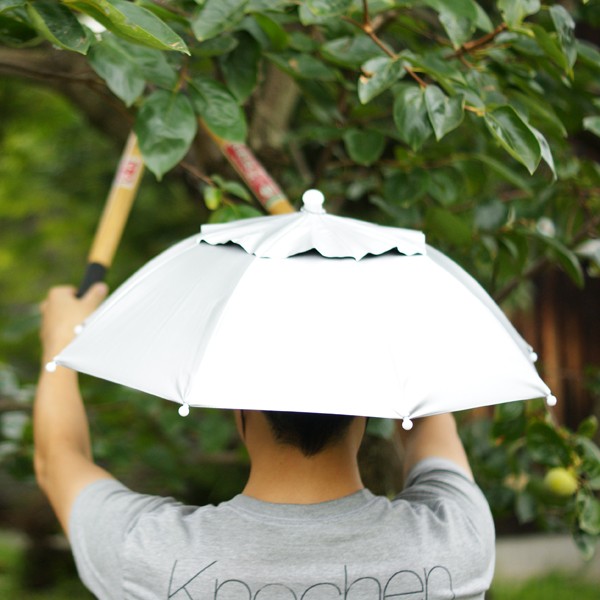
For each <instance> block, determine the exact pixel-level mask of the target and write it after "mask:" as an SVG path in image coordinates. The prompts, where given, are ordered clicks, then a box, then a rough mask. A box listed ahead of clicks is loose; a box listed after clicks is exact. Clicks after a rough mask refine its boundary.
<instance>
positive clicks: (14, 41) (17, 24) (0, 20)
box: [0, 14, 39, 48]
mask: <svg viewBox="0 0 600 600" xmlns="http://www.w3.org/2000/svg"><path fill="white" fill-rule="evenodd" d="M37 38H39V34H38V32H37V31H36V30H35V29H33V28H31V27H29V25H26V24H25V23H23V22H22V21H18V20H16V19H11V18H10V17H7V16H5V15H2V14H0V42H2V43H4V44H6V45H7V46H12V47H17V48H18V47H20V46H25V45H28V44H30V43H31V42H33V41H34V40H35V39H37Z"/></svg>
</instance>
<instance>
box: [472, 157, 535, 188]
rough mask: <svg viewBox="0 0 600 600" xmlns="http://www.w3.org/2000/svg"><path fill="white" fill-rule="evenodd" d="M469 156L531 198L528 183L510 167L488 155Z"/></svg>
mask: <svg viewBox="0 0 600 600" xmlns="http://www.w3.org/2000/svg"><path fill="white" fill-rule="evenodd" d="M469 156H470V157H472V158H473V159H475V160H477V161H479V162H482V163H484V164H485V165H487V166H488V167H490V169H492V170H493V171H494V172H496V173H497V174H498V175H500V177H502V179H505V180H506V181H508V182H509V183H510V184H512V185H514V186H515V187H518V188H519V189H521V190H523V191H524V192H526V193H527V195H528V196H530V197H531V196H533V190H532V188H531V185H530V184H529V182H528V181H527V180H526V179H525V178H524V177H521V176H520V175H519V174H518V173H515V172H514V171H513V170H512V169H511V168H510V167H507V166H506V165H505V164H504V163H502V162H500V161H499V160H496V159H495V158H492V157H491V156H489V155H488V154H471V155H469Z"/></svg>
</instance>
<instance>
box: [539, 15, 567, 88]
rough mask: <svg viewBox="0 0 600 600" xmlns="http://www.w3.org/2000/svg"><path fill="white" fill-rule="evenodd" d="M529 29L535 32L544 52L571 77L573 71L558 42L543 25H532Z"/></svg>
mask: <svg viewBox="0 0 600 600" xmlns="http://www.w3.org/2000/svg"><path fill="white" fill-rule="evenodd" d="M529 29H530V30H531V31H533V34H534V35H535V41H536V42H537V44H538V46H539V47H540V48H541V49H542V50H543V51H544V53H545V54H546V56H548V58H550V60H552V61H554V63H555V64H557V65H558V66H559V67H560V68H561V69H563V70H564V71H565V72H566V73H567V74H569V76H571V75H572V69H571V67H570V66H569V64H568V62H567V57H566V56H565V53H564V52H563V50H562V48H561V47H560V44H559V42H558V40H557V39H556V38H555V37H553V36H552V35H551V34H550V33H548V32H547V31H546V30H545V29H544V28H543V27H542V26H541V25H536V24H531V25H529Z"/></svg>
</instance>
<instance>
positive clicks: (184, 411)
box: [177, 402, 190, 417]
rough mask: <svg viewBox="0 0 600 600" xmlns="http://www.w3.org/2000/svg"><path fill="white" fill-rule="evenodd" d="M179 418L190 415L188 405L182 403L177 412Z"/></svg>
mask: <svg viewBox="0 0 600 600" xmlns="http://www.w3.org/2000/svg"><path fill="white" fill-rule="evenodd" d="M177 412H178V413H179V416H180V417H187V416H188V415H189V414H190V405H189V404H187V403H186V402H184V403H183V404H182V405H181V406H180V407H179V410H178V411H177Z"/></svg>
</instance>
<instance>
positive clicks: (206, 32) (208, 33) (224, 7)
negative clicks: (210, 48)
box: [192, 0, 248, 42]
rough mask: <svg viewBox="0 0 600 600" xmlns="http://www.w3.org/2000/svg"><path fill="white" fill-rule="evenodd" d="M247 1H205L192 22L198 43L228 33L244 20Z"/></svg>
mask: <svg viewBox="0 0 600 600" xmlns="http://www.w3.org/2000/svg"><path fill="white" fill-rule="evenodd" d="M247 3H248V0H206V2H205V3H204V5H203V6H202V8H201V9H200V12H199V13H198V15H197V16H196V17H194V19H193V20H192V31H193V32H194V35H195V36H196V39H197V40H198V41H200V42H202V41H204V40H209V39H210V38H213V37H215V36H217V35H219V34H220V33H223V31H229V30H231V29H233V27H235V25H237V24H238V23H239V22H240V21H242V19H243V18H244V9H245V7H246V4H247Z"/></svg>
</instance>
